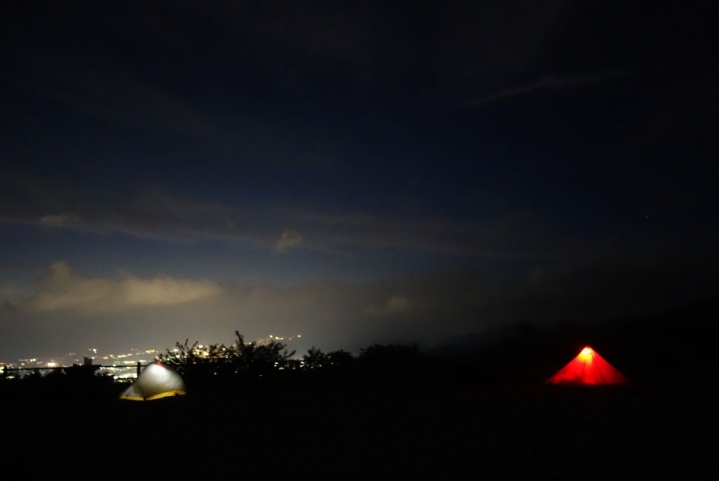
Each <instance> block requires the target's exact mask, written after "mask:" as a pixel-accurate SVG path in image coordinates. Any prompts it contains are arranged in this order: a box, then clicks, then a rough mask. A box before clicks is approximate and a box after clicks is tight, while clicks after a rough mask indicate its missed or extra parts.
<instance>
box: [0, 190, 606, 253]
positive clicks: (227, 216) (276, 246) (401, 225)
mask: <svg viewBox="0 0 720 481" xmlns="http://www.w3.org/2000/svg"><path fill="white" fill-rule="evenodd" d="M73 195H75V194H70V193H68V194H64V193H63V192H58V191H54V192H48V193H46V194H45V195H34V199H35V201H34V203H22V202H20V201H18V200H17V198H15V197H12V196H10V197H8V198H7V200H8V201H7V202H4V201H3V202H0V222H5V223H15V224H26V225H27V224H30V225H38V226H42V227H44V228H50V229H65V230H71V231H74V232H78V233H92V234H100V235H113V234H115V235H117V234H120V235H127V236H131V237H135V238H138V239H148V240H155V241H161V242H170V243H178V244H184V245H192V244H197V243H201V242H223V243H226V244H228V245H245V246H251V247H258V248H263V249H268V250H276V251H278V252H286V251H288V250H290V249H309V250H314V251H322V252H328V253H329V252H334V253H339V252H342V251H347V250H348V249H353V248H356V247H361V248H371V249H384V248H398V249H406V250H414V251H424V252H439V253H445V254H451V255H469V256H492V257H515V258H517V257H562V258H568V257H574V256H578V255H589V254H592V253H593V252H594V251H595V250H597V249H600V250H604V249H607V245H609V243H608V242H606V241H607V240H608V239H604V238H599V237H597V236H595V237H593V238H588V239H585V240H583V239H580V238H578V237H577V236H576V235H571V234H570V233H568V235H566V236H563V235H562V232H561V231H560V230H559V229H558V228H556V227H554V226H553V225H552V222H549V221H548V220H547V219H540V218H537V217H536V216H533V215H531V214H530V213H523V212H509V211H502V212H488V213H486V214H485V215H484V217H483V218H467V219H453V220H449V219H443V218H439V217H432V216H423V215H421V214H418V215H412V216H408V215H399V214H394V213H392V212H387V213H363V212H354V213H346V214H337V213H333V212H330V211H322V210H314V209H313V208H312V207H304V208H289V207H286V206H280V205H275V206H273V205H264V206H262V205H261V206H248V205H243V204H238V205H231V204H223V203H213V202H206V201H198V200H194V199H190V198H184V197H178V196H173V195H170V194H168V193H166V192H163V191H151V192H148V191H146V192H142V193H140V192H138V193H135V194H133V195H131V196H129V197H128V198H126V199H113V200H112V201H109V200H105V201H103V200H98V201H93V202H77V200H76V199H75V198H74V197H73ZM1 200H3V194H2V192H0V201H1ZM288 225H292V226H295V229H287V228H286V226H288ZM278 232H282V234H281V236H280V238H278V235H277V233H278ZM600 237H602V236H600Z"/></svg>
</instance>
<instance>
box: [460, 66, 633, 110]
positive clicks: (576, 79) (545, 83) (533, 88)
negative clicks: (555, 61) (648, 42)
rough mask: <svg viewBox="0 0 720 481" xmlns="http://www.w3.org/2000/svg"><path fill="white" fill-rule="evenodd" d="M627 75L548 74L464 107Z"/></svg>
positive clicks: (482, 97) (611, 73)
mask: <svg viewBox="0 0 720 481" xmlns="http://www.w3.org/2000/svg"><path fill="white" fill-rule="evenodd" d="M626 75H628V73H627V72H603V73H597V74H586V75H576V76H570V77H557V76H553V75H548V76H546V77H543V78H541V79H539V80H537V81H535V82H532V83H529V84H525V85H518V86H514V87H509V88H504V89H501V90H498V91H495V92H492V93H489V94H486V95H483V96H481V97H478V98H475V99H473V100H471V101H469V102H467V103H466V104H465V107H469V108H471V107H482V106H485V105H488V104H492V103H496V102H501V101H503V100H507V99H509V98H512V97H519V96H522V95H529V94H532V93H535V92H541V91H552V90H563V89H567V88H571V87H578V86H581V85H590V84H596V83H602V82H608V81H610V80H615V79H617V78H620V77H624V76H626Z"/></svg>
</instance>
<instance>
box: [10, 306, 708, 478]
mask: <svg viewBox="0 0 720 481" xmlns="http://www.w3.org/2000/svg"><path fill="white" fill-rule="evenodd" d="M712 309H714V305H713V304H712V303H706V304H704V305H702V306H700V307H696V308H694V310H692V309H691V310H682V311H676V312H671V313H669V314H667V315H665V317H659V318H658V317H651V318H648V319H643V320H641V321H639V322H635V323H631V322H629V323H625V324H624V325H623V326H624V327H623V333H622V335H620V336H617V337H614V339H616V341H615V342H614V343H613V344H611V343H608V342H607V341H605V340H603V336H602V335H601V333H599V332H598V333H595V338H597V339H598V340H600V341H599V342H600V345H602V346H603V347H604V349H602V350H601V349H600V347H599V346H598V347H597V351H595V350H594V349H593V357H595V356H600V355H602V356H603V357H602V359H604V363H603V364H602V366H603V367H604V368H607V365H609V366H611V367H612V369H617V371H618V372H621V373H622V375H624V376H627V378H628V379H629V380H630V381H631V383H630V384H629V385H625V384H619V385H582V386H577V385H573V384H564V385H553V384H546V383H544V382H542V380H541V382H536V383H532V382H529V381H528V380H527V379H529V378H524V377H523V376H522V375H521V373H520V372H519V371H513V370H512V369H507V368H505V369H504V368H503V364H502V363H501V361H500V357H499V354H496V355H495V356H496V357H495V359H496V361H497V362H496V364H494V368H495V369H496V370H497V371H499V372H501V373H502V375H503V377H504V378H505V379H512V378H513V377H512V376H511V373H512V372H515V373H516V376H515V379H516V380H515V381H506V382H500V383H490V382H488V381H487V380H485V381H482V380H480V379H479V378H476V379H466V380H456V381H454V382H441V381H440V380H438V381H437V382H425V383H417V384H415V385H403V386H399V385H397V384H395V385H393V384H392V383H390V384H387V383H385V384H383V383H375V384H367V383H364V384H363V383H361V382H359V381H358V382H356V383H354V384H353V383H349V384H348V383H345V384H341V383H340V384H339V383H330V384H325V385H323V384H317V383H316V384H311V383H289V382H285V383H278V384H274V385H273V384H264V385H261V384H256V385H253V386H250V385H246V386H245V388H242V389H232V390H218V389H215V390H210V391H205V392H197V391H195V392H193V390H192V385H189V386H188V388H187V389H188V391H187V394H185V395H176V396H168V397H160V398H159V399H156V400H153V401H141V402H133V401H123V400H120V399H119V396H120V395H121V394H122V392H121V388H122V390H123V391H127V390H128V387H127V386H125V387H122V386H120V387H118V386H113V389H114V391H113V393H112V396H105V395H102V396H100V395H98V396H94V397H91V396H65V397H56V398H52V397H50V398H48V397H47V396H40V397H32V396H24V397H23V396H18V397H14V398H12V397H4V398H3V400H2V407H3V412H4V413H5V416H6V419H7V418H8V417H12V419H13V420H14V421H15V424H13V425H11V424H6V426H9V429H6V430H5V433H4V437H5V439H6V440H8V441H9V442H10V446H11V448H10V449H8V450H6V451H5V453H6V458H5V459H6V460H8V461H6V462H10V463H11V464H17V465H22V466H23V469H26V470H28V471H29V472H32V471H35V470H42V471H43V472H46V471H48V470H49V472H51V473H55V474H59V473H68V472H82V473H85V474H86V475H87V476H88V477H93V478H94V477H96V476H98V475H100V474H101V473H106V472H120V471H122V472H134V471H135V472H137V470H140V472H142V473H143V476H149V475H150V473H158V474H160V475H162V474H168V475H171V476H173V477H174V476H182V477H185V476H203V477H207V478H208V479H237V478H240V477H246V478H247V479H258V478H260V477H262V478H265V479H288V478H290V479H371V478H377V479H387V478H394V479H478V478H487V479H578V478H580V479H584V480H589V479H613V478H616V477H620V476H622V477H628V476H629V477H631V478H635V479H652V478H655V477H663V478H667V477H668V476H670V477H672V478H677V479H704V478H705V474H704V473H706V472H708V470H712V469H715V464H716V459H717V445H716V444H715V443H714V442H708V441H712V440H713V439H715V438H714V436H715V435H716V428H715V426H716V421H717V417H716V413H717V411H716V408H717V389H716V388H717V385H716V384H715V382H716V379H717V377H716V376H717V368H716V364H715V362H716V357H717V346H716V345H715V344H714V343H715V341H714V336H711V335H710V334H712V333H713V332H716V329H717V324H716V321H715V319H714V317H710V316H714V314H713V313H712ZM678 316H680V317H682V318H684V319H686V321H687V322H686V324H685V326H684V329H683V330H682V331H678V330H676V328H675V327H674V326H676V321H677V319H678ZM649 326H652V327H653V328H654V330H651V329H649ZM671 333H672V335H670V334H671ZM613 334H617V333H614V332H613ZM642 338H644V339H645V340H646V342H639V341H638V339H642ZM517 346H518V344H517V343H511V344H509V347H508V348H507V349H506V350H505V351H503V352H505V353H506V355H507V356H508V357H506V358H505V359H506V360H507V359H509V356H512V355H513V354H514V356H515V357H516V358H517V359H518V364H519V365H526V366H527V365H529V364H530V363H531V362H532V359H533V357H534V356H537V353H538V352H540V351H538V350H537V349H536V350H533V349H531V348H530V347H529V346H525V347H524V348H518V347H517ZM611 346H614V347H615V348H614V349H612V348H611ZM583 351H584V349H583ZM573 352H577V351H573ZM623 352H625V353H627V355H626V356H622V355H620V354H621V353H623ZM561 354H564V353H561ZM583 356H586V355H585V354H583V352H582V351H580V354H579V355H578V358H582V357H583ZM578 358H573V357H572V356H569V358H568V356H564V357H563V356H561V355H557V356H555V357H554V358H553V359H552V360H551V362H550V361H548V362H549V364H554V368H553V369H552V370H551V371H552V372H549V373H548V374H550V375H552V374H553V372H562V371H563V370H564V366H566V365H567V364H568V361H570V365H572V363H573V362H576V361H577V359H578ZM606 364H607V365H606ZM506 365H509V364H508V363H507V362H506ZM643 368H644V369H645V370H643ZM389 370H391V369H389V368H386V371H389ZM148 372H151V371H148ZM528 372H531V373H532V372H534V370H533V369H529V370H528ZM631 374H632V375H631ZM533 375H534V374H533ZM173 379H174V378H173ZM358 379H359V378H358ZM388 379H390V378H388ZM548 379H549V376H548ZM150 380H152V379H150ZM145 385H146V386H150V387H151V388H153V386H154V385H153V384H152V383H148V382H145ZM178 387H182V386H180V385H175V388H178ZM154 389H155V391H152V393H154V394H157V393H158V392H159V391H158V390H157V387H156V386H155V387H154ZM178 391H179V389H178ZM148 393H150V391H148Z"/></svg>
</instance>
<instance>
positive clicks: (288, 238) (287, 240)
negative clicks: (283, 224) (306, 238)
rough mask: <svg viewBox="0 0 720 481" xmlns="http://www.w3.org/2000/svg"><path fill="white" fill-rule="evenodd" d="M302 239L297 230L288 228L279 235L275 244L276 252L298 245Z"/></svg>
mask: <svg viewBox="0 0 720 481" xmlns="http://www.w3.org/2000/svg"><path fill="white" fill-rule="evenodd" d="M302 240H303V237H302V235H300V233H299V232H298V231H295V230H290V229H288V230H285V231H284V232H283V233H282V236H280V239H279V240H278V241H277V243H276V244H275V249H276V250H277V251H278V252H286V251H287V250H288V249H290V248H292V247H294V246H296V245H298V244H299V243H300V242H302Z"/></svg>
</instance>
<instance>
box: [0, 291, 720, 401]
mask: <svg viewBox="0 0 720 481" xmlns="http://www.w3.org/2000/svg"><path fill="white" fill-rule="evenodd" d="M716 307H717V303H716V302H714V301H713V300H710V301H707V302H704V303H699V304H696V305H693V306H687V307H685V308H681V309H676V310H671V311H667V312H663V313H658V314H654V315H648V316H644V317H640V318H634V319H626V320H615V321H613V322H608V323H599V324H595V325H592V324H589V325H588V324H584V325H583V324H578V323H574V322H572V321H570V320H566V321H563V322H560V323H558V324H556V325H555V326H552V327H544V328H541V327H539V326H536V325H533V324H531V323H526V322H523V323H517V324H516V325H515V326H514V328H513V329H511V330H510V331H509V334H507V335H506V336H505V337H504V338H502V339H501V340H499V341H497V342H493V343H482V344H480V343H478V344H473V342H466V343H464V344H462V343H458V342H456V343H455V344H454V345H452V344H451V345H448V346H445V347H439V348H436V349H434V350H430V351H427V350H425V351H424V350H421V349H420V347H419V346H418V345H417V344H412V345H402V344H389V345H380V344H374V345H371V346H368V347H366V348H364V349H361V350H360V352H359V354H358V355H353V354H351V353H349V352H347V351H342V350H340V351H333V352H327V353H326V352H323V351H322V350H321V349H318V348H316V347H313V348H311V349H310V350H309V351H308V352H307V353H306V354H304V355H302V357H300V358H293V356H294V355H295V352H294V351H292V352H288V350H287V346H286V345H285V344H283V343H281V342H278V341H271V342H269V343H265V344H259V343H256V342H246V341H245V339H244V337H243V335H242V334H240V333H239V332H238V331H236V332H235V336H236V338H235V341H234V342H232V343H230V344H228V345H225V344H210V345H199V344H198V343H197V342H195V343H193V344H189V342H188V340H185V342H184V343H179V342H178V343H176V346H175V347H174V348H172V349H167V352H166V353H165V354H161V355H160V356H158V360H159V361H161V362H163V363H165V364H167V365H169V366H171V367H172V368H174V369H175V370H177V371H178V372H179V373H180V374H181V375H182V376H183V378H184V380H185V382H186V384H187V386H188V391H189V392H190V393H194V394H201V393H203V392H224V391H242V392H249V391H250V390H253V389H260V388H279V389H291V390H295V391H297V390H302V389H330V390H332V389H334V390H338V389H344V390H347V389H354V390H372V389H382V390H387V389H395V390H397V389H422V388H428V389H438V388H448V389H451V388H481V387H493V386H496V387H497V386H541V385H542V384H543V383H544V381H545V380H546V379H547V378H548V377H549V376H551V375H552V374H553V373H555V372H556V371H557V370H558V369H559V368H561V367H562V366H564V365H565V364H566V363H567V362H568V361H569V360H570V359H572V358H573V357H574V356H575V355H576V354H577V353H578V352H579V350H580V349H581V348H582V347H583V346H585V345H591V346H593V347H594V348H595V349H596V350H597V351H598V352H599V353H601V355H602V356H603V357H605V358H606V359H607V360H608V361H609V362H610V363H611V364H613V365H614V366H615V367H616V368H617V369H619V370H620V371H621V372H623V373H625V374H626V375H627V376H628V377H629V378H630V379H631V380H632V381H633V382H634V383H635V385H637V386H648V387H651V386H655V387H662V388H666V387H668V386H673V385H680V384H681V385H683V386H698V387H702V386H706V385H707V383H708V382H712V383H713V385H714V382H715V381H714V379H715V377H714V376H715V375H717V365H716V364H715V360H716V359H717V352H718V351H717V345H715V344H714V339H715V336H716V335H717V318H716V312H715V311H716ZM468 339H471V340H481V339H482V338H481V337H474V336H468ZM95 369H96V367H93V366H74V367H71V368H66V369H64V370H55V371H51V372H50V373H49V374H45V375H43V374H42V373H41V372H40V371H36V372H29V373H27V374H26V375H25V376H23V377H22V378H19V379H5V380H4V382H0V393H4V394H7V393H10V392H25V393H32V394H42V395H43V396H66V395H72V396H78V395H80V396H83V395H94V396H99V395H112V396H116V395H117V394H118V392H119V389H120V388H119V387H117V386H113V382H112V381H113V380H112V377H110V376H104V375H96V373H95ZM711 378H712V379H711Z"/></svg>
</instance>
